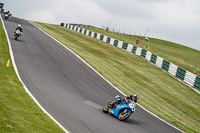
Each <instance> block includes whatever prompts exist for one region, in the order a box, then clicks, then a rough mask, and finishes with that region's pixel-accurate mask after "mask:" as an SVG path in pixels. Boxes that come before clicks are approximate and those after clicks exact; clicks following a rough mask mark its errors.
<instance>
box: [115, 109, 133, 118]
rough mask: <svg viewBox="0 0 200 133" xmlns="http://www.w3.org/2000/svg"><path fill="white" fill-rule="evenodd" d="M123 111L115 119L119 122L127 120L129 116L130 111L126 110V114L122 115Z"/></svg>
mask: <svg viewBox="0 0 200 133" xmlns="http://www.w3.org/2000/svg"><path fill="white" fill-rule="evenodd" d="M124 110H125V109H124ZM124 110H122V111H121V112H120V113H119V115H118V117H117V118H118V120H120V121H124V120H126V119H128V118H129V117H130V116H131V111H130V110H128V111H127V112H126V113H124Z"/></svg>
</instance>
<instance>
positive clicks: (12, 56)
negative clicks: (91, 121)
mask: <svg viewBox="0 0 200 133" xmlns="http://www.w3.org/2000/svg"><path fill="white" fill-rule="evenodd" d="M1 22H2V25H3V28H4V31H5V34H6V38H7V42H8V45H9V51H10V56H11V60H12V64H13V67H14V70H15V72H16V74H17V77H18V79H19V80H20V82H21V83H22V85H23V87H24V89H25V91H26V92H27V93H28V94H29V96H30V97H31V98H32V99H33V101H34V102H35V103H36V104H37V105H38V106H39V107H40V108H41V109H42V111H43V112H44V113H45V114H47V115H48V116H49V117H50V118H51V119H52V120H53V121H54V122H55V123H56V124H57V125H59V126H60V127H61V128H62V130H64V132H66V133H69V132H68V131H67V130H66V129H65V128H64V127H63V126H62V125H61V124H60V123H59V122H58V121H56V119H54V118H53V116H51V115H50V114H49V113H48V112H47V111H46V110H45V109H44V108H43V107H42V106H41V105H40V103H39V102H38V101H37V99H36V98H35V97H34V96H33V95H32V94H31V92H30V91H29V90H28V88H27V87H26V85H25V84H24V83H23V81H22V79H21V77H20V75H19V72H18V69H17V66H16V64H15V60H14V55H13V51H12V48H11V43H10V40H9V37H8V33H7V30H6V28H5V25H4V21H3V19H2V17H1Z"/></svg>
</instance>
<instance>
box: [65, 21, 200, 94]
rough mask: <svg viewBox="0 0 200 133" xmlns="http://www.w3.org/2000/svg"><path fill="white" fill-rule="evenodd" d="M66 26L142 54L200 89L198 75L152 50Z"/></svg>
mask: <svg viewBox="0 0 200 133" xmlns="http://www.w3.org/2000/svg"><path fill="white" fill-rule="evenodd" d="M65 27H66V28H68V29H71V30H73V31H76V32H80V33H82V34H85V35H87V36H90V37H93V38H96V39H98V40H101V41H104V42H106V43H108V44H110V45H113V46H115V47H118V48H121V49H124V50H126V51H128V52H130V53H133V54H136V55H138V56H141V57H142V58H144V59H146V60H147V61H149V62H151V63H153V64H155V65H156V66H157V67H159V68H161V69H163V70H164V71H166V72H168V73H170V74H171V75H173V76H174V77H176V78H178V79H180V80H181V81H182V82H185V83H187V84H188V85H190V86H192V87H193V88H195V89H197V90H199V91H200V77H198V76H197V75H195V74H193V73H191V72H189V71H186V70H184V69H182V68H180V67H178V66H176V65H175V64H173V63H170V62H168V61H167V60H164V59H163V58H161V57H159V56H157V55H155V54H153V53H151V52H150V51H147V50H145V49H142V48H140V47H136V46H134V45H132V44H129V43H126V42H122V41H119V40H115V39H113V38H110V37H107V36H105V35H102V34H99V33H96V32H92V31H89V30H85V29H82V28H80V27H77V26H74V25H71V24H66V25H65Z"/></svg>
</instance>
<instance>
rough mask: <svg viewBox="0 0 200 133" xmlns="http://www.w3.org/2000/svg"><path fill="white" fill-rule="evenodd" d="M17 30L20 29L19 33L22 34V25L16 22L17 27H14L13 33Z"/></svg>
mask: <svg viewBox="0 0 200 133" xmlns="http://www.w3.org/2000/svg"><path fill="white" fill-rule="evenodd" d="M17 30H20V32H21V35H22V32H23V29H22V26H21V25H20V24H18V26H17V28H15V30H14V33H16V31H17Z"/></svg>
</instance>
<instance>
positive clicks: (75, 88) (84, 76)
mask: <svg viewBox="0 0 200 133" xmlns="http://www.w3.org/2000/svg"><path fill="white" fill-rule="evenodd" d="M4 23H5V27H6V29H7V32H8V35H9V38H10V42H11V46H12V50H13V54H14V57H15V62H16V65H17V68H18V71H19V75H20V77H21V79H22V81H23V82H24V83H25V85H26V86H27V87H28V89H29V91H30V92H31V93H32V94H33V96H34V97H35V98H36V99H37V100H38V102H39V103H40V104H41V105H42V106H43V107H44V108H45V109H46V110H47V111H48V112H49V113H50V114H51V115H52V116H53V117H54V118H55V119H56V120H57V121H58V122H59V123H60V124H61V125H62V126H63V127H65V128H66V129H67V130H68V131H69V132H70V133H122V132H123V133H175V132H180V131H178V130H177V129H175V128H173V127H171V126H169V125H167V124H166V123H164V122H162V121H161V120H159V119H157V118H156V117H154V116H152V115H151V114H149V113H147V112H146V111H145V110H143V109H141V108H140V107H138V106H137V108H136V112H135V113H134V114H133V115H132V116H131V117H130V118H129V119H128V120H127V121H125V122H121V121H119V120H117V119H116V118H114V117H112V116H110V115H108V114H104V113H103V112H102V109H101V108H102V106H103V105H105V104H106V103H107V102H109V101H113V100H114V96H115V95H117V94H119V95H121V94H120V93H119V92H118V91H117V90H115V89H114V88H113V87H112V86H111V85H110V84H109V83H107V82H106V81H105V80H104V79H103V78H101V77H100V76H99V75H98V74H96V73H95V72H94V71H93V70H92V69H91V68H90V67H88V66H87V65H86V64H85V63H84V62H82V61H81V60H80V59H79V58H77V57H76V56H75V55H74V54H73V53H71V52H70V51H69V50H67V49H66V48H64V47H63V46H62V45H60V44H59V43H58V42H56V41H54V40H53V39H52V38H50V37H49V36H47V35H46V34H44V33H43V32H41V31H40V30H39V29H37V28H36V27H34V26H33V25H32V24H30V23H28V22H27V21H25V20H22V19H18V18H15V17H10V18H9V19H8V20H7V21H5V20H4ZM18 24H21V25H22V27H23V30H24V32H23V36H21V37H19V40H17V41H15V40H14V37H13V30H14V28H16V26H17V25H18Z"/></svg>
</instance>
